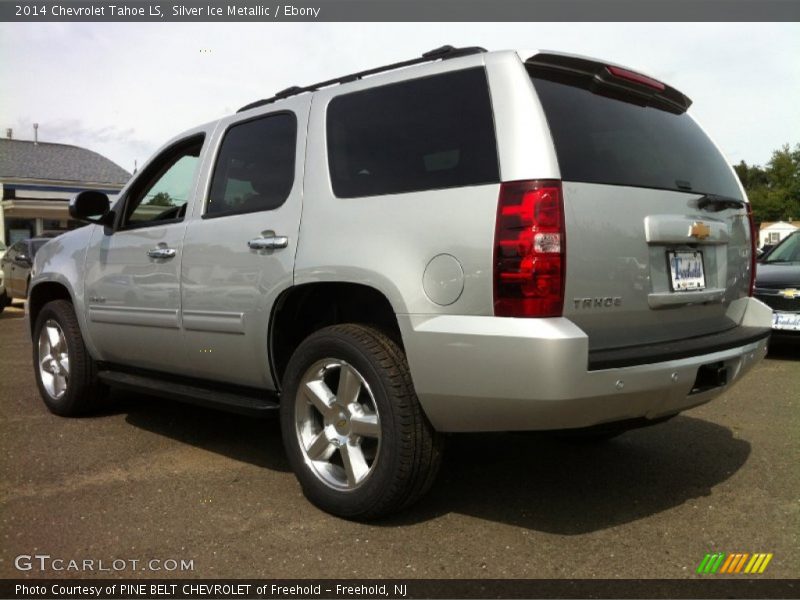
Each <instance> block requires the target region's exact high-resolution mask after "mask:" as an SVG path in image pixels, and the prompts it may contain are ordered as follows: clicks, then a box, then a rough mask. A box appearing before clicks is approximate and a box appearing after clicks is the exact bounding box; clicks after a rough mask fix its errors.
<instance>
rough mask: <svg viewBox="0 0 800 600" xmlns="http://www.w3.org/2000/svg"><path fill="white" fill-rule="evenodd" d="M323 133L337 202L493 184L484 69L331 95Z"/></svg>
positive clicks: (493, 153)
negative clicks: (326, 141) (360, 197)
mask: <svg viewBox="0 0 800 600" xmlns="http://www.w3.org/2000/svg"><path fill="white" fill-rule="evenodd" d="M327 133H328V161H329V167H330V172H331V182H332V184H333V191H334V193H335V194H336V195H337V196H339V197H342V198H353V197H356V196H372V195H379V194H395V193H399V192H412V191H419V190H428V189H436V188H449V187H457V186H464V185H476V184H481V183H492V182H497V181H499V171H498V166H497V148H496V144H495V136H494V123H493V121H492V110H491V104H490V101H489V88H488V85H487V82H486V73H485V71H484V69H483V68H475V69H466V70H463V71H455V72H452V73H447V74H445V75H437V76H435V77H425V78H422V79H414V80H411V81H404V82H402V83H396V84H392V85H385V86H381V87H377V88H373V89H370V90H365V91H362V92H354V93H352V94H345V95H343V96H338V97H336V98H334V99H333V100H332V101H331V103H330V105H329V106H328V122H327Z"/></svg>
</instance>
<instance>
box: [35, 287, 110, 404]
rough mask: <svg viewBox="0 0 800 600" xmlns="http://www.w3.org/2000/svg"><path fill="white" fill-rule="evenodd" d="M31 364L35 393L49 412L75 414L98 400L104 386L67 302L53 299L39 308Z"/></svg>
mask: <svg viewBox="0 0 800 600" xmlns="http://www.w3.org/2000/svg"><path fill="white" fill-rule="evenodd" d="M33 365H34V372H35V374H36V385H37V386H38V387H39V394H40V395H41V397H42V400H44V403H45V404H46V405H47V408H48V409H49V410H50V412H52V413H55V414H57V415H61V416H62V417H77V416H81V415H86V414H89V413H91V412H93V411H94V410H96V409H97V408H98V407H99V405H100V404H101V403H102V400H103V398H104V396H105V386H104V385H103V384H102V383H100V381H98V379H97V368H96V366H95V362H94V360H93V359H92V357H91V356H89V352H88V351H87V350H86V345H85V344H84V343H83V336H82V335H81V330H80V326H79V325H78V319H77V317H76V316H75V311H74V310H73V308H72V304H71V303H70V302H68V301H66V300H54V301H52V302H48V303H47V304H45V305H44V307H43V308H42V310H41V311H40V312H39V316H38V317H37V318H36V324H35V326H34V329H33Z"/></svg>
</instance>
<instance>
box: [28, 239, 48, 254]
mask: <svg viewBox="0 0 800 600" xmlns="http://www.w3.org/2000/svg"><path fill="white" fill-rule="evenodd" d="M49 241H50V240H33V241H31V252H32V253H33V255H34V256H35V255H36V253H37V252H38V251H39V248H41V247H42V246H44V245H45V244H46V243H47V242H49Z"/></svg>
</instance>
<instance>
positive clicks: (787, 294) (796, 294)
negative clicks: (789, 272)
mask: <svg viewBox="0 0 800 600" xmlns="http://www.w3.org/2000/svg"><path fill="white" fill-rule="evenodd" d="M778 295H779V296H783V297H784V298H788V299H789V300H792V299H794V298H800V290H796V289H794V288H789V289H786V290H780V291H779V292H778Z"/></svg>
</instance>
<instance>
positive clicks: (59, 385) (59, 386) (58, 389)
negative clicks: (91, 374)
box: [53, 375, 67, 396]
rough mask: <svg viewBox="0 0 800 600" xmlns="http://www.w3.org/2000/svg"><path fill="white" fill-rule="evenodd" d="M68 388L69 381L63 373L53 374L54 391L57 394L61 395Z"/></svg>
mask: <svg viewBox="0 0 800 600" xmlns="http://www.w3.org/2000/svg"><path fill="white" fill-rule="evenodd" d="M66 388H67V382H66V380H65V379H64V378H63V377H62V376H61V375H53V391H54V392H55V394H56V396H58V395H60V394H61V393H63V392H64V390H65V389H66Z"/></svg>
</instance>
